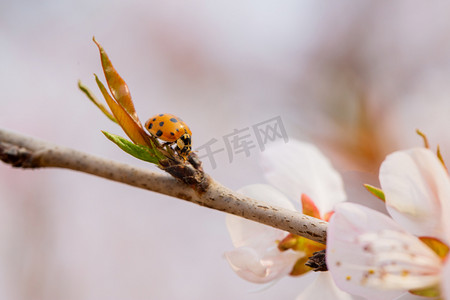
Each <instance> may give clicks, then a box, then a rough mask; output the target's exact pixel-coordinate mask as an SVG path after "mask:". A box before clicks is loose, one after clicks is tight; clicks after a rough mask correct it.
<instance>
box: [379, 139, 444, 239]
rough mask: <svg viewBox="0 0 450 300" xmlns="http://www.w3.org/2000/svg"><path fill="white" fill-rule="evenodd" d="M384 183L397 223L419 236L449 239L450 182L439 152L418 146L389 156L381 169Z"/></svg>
mask: <svg viewBox="0 0 450 300" xmlns="http://www.w3.org/2000/svg"><path fill="white" fill-rule="evenodd" d="M380 183H381V187H382V189H383V191H384V194H385V197H386V205H387V209H388V211H389V213H390V215H391V216H392V218H393V219H395V221H396V222H397V223H399V224H400V225H402V226H403V227H404V228H405V229H406V230H408V231H409V232H411V233H413V234H415V235H417V236H434V237H438V238H441V239H444V240H445V241H447V242H449V238H448V237H446V234H445V232H443V231H444V228H446V227H448V226H449V225H450V221H447V220H446V219H448V218H447V217H446V216H448V215H450V208H449V205H448V204H446V202H448V199H450V181H449V177H448V174H447V172H446V170H445V169H444V167H443V166H442V164H441V162H440V161H439V159H438V158H437V156H436V154H434V153H433V152H431V151H430V150H428V149H423V148H417V149H411V150H408V151H399V152H394V153H392V154H390V155H388V157H387V158H386V160H385V161H384V162H383V163H382V165H381V168H380ZM445 222H447V223H448V224H444V223H445ZM449 230H450V228H449Z"/></svg>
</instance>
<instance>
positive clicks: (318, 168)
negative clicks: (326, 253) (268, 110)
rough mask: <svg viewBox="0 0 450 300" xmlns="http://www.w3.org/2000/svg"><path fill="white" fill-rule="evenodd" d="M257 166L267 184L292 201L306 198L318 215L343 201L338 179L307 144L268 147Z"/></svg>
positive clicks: (276, 144) (316, 150)
mask: <svg viewBox="0 0 450 300" xmlns="http://www.w3.org/2000/svg"><path fill="white" fill-rule="evenodd" d="M261 164H262V166H263V169H264V173H265V176H266V178H267V180H268V181H269V183H270V184H272V185H273V186H275V187H276V188H278V189H279V190H280V191H282V192H283V193H285V194H286V195H287V196H288V197H289V198H290V199H292V200H294V201H299V200H300V196H301V194H306V195H308V196H309V197H310V198H311V199H312V200H313V201H314V203H315V204H316V205H317V207H318V208H319V211H320V213H321V214H322V215H323V214H325V213H327V212H329V211H331V210H332V209H333V206H334V204H335V203H338V202H341V201H345V199H346V195H345V191H344V186H343V181H342V178H341V176H340V175H339V173H337V172H336V170H335V169H334V168H333V167H332V166H331V164H330V162H329V161H328V159H327V158H326V157H325V156H324V155H323V154H322V153H321V152H320V151H319V150H318V149H317V148H316V147H315V146H313V145H311V144H308V143H303V142H299V141H296V140H293V139H290V141H289V143H287V144H284V143H273V144H270V146H268V147H267V148H266V150H265V151H264V152H262V162H261Z"/></svg>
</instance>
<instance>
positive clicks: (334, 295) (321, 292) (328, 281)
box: [296, 272, 353, 300]
mask: <svg viewBox="0 0 450 300" xmlns="http://www.w3.org/2000/svg"><path fill="white" fill-rule="evenodd" d="M311 299H314V300H330V299H333V300H352V299H353V297H352V296H351V295H350V294H348V293H346V292H344V291H342V290H340V289H339V288H338V287H337V286H336V284H335V283H334V281H333V278H332V277H331V275H330V273H329V272H319V273H318V276H317V278H316V279H315V280H314V282H313V283H311V284H310V285H309V286H308V287H307V288H306V289H305V290H303V292H302V293H301V294H300V295H299V296H298V297H297V298H296V300H311Z"/></svg>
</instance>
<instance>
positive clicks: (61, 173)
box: [0, 0, 450, 299]
mask: <svg viewBox="0 0 450 300" xmlns="http://www.w3.org/2000/svg"><path fill="white" fill-rule="evenodd" d="M93 35H95V36H96V38H97V39H98V41H99V42H100V43H101V44H102V45H103V47H104V48H105V49H106V51H107V53H108V54H109V56H110V58H111V60H112V62H113V63H114V65H115V67H116V69H117V70H118V71H119V73H120V74H121V75H122V77H123V78H124V79H125V80H126V82H127V83H128V86H129V88H130V90H131V93H132V95H133V99H134V102H135V106H136V108H137V111H138V114H139V116H140V118H141V120H142V121H143V122H145V120H146V119H147V118H148V117H150V116H152V115H154V114H157V113H172V114H175V115H178V116H180V117H181V118H182V119H184V121H186V122H187V123H188V124H189V126H190V127H191V130H192V131H193V143H194V149H195V148H198V147H200V146H202V145H205V144H207V143H208V142H210V141H211V140H212V139H216V140H217V143H216V144H214V145H213V148H214V149H215V147H217V148H224V147H225V145H224V140H223V137H224V136H227V135H229V134H231V133H233V132H234V130H235V129H237V130H244V129H246V128H247V127H249V128H250V129H251V128H252V126H253V125H255V124H259V123H261V122H264V121H267V120H270V119H272V118H275V117H280V119H281V120H282V123H283V125H284V127H285V129H286V133H287V135H288V137H289V138H290V139H293V138H297V139H301V140H304V141H309V142H312V143H314V144H316V145H317V146H319V147H320V149H321V150H322V151H323V152H324V153H325V154H326V155H327V156H328V157H329V158H330V159H331V161H332V163H333V165H334V166H335V167H336V168H337V169H338V170H339V172H340V173H341V174H342V176H343V177H344V180H345V184H346V189H347V192H348V195H349V198H350V200H351V201H355V202H362V203H364V204H366V205H369V206H372V207H376V208H378V209H382V205H381V204H380V203H378V202H377V200H375V199H373V197H370V196H368V195H367V193H365V192H364V190H363V188H362V186H361V184H362V183H365V182H369V183H372V184H375V185H377V172H378V168H379V165H380V163H381V161H382V160H383V159H384V157H385V155H386V154H387V153H389V152H392V151H394V150H397V149H404V148H407V147H413V146H421V145H422V140H421V138H420V137H418V136H417V135H416V133H415V130H416V129H417V128H419V129H421V130H422V131H423V132H425V133H426V134H427V135H428V137H429V139H430V141H431V145H432V147H434V148H435V147H436V144H437V143H439V144H440V145H441V148H442V152H443V156H444V158H447V160H448V159H450V157H449V155H448V153H449V152H450V151H449V149H450V139H449V133H448V132H447V130H446V128H449V125H450V119H449V117H448V116H449V114H450V101H449V100H450V84H449V83H448V82H449V80H450V2H445V1H433V2H432V3H429V2H423V1H406V0H405V1H396V2H390V1H339V3H336V2H332V1H325V2H324V1H320V2H317V1H283V2H277V3H275V2H273V1H265V0H263V1H239V2H230V1H224V0H218V1H206V0H197V1H194V0H188V1H137V0H128V1H118V0H109V1H104V0H94V1H91V0H89V1H87V0H78V1H73V0H72V1H56V0H39V1H25V0H15V1H12V0H3V1H1V2H0V87H1V97H0V105H1V106H0V127H1V128H7V129H10V130H13V131H17V132H20V133H23V134H26V135H30V136H34V137H38V138H41V139H45V140H48V141H50V142H53V143H56V144H61V145H64V146H69V147H73V148H75V149H78V150H82V151H85V152H88V153H91V154H95V155H99V156H102V157H106V158H110V159H114V160H119V161H123V162H127V163H130V164H133V165H136V166H140V167H148V168H152V169H156V168H154V167H153V166H151V165H149V164H146V163H144V162H141V161H137V160H135V159H132V158H131V157H128V156H127V155H126V154H125V153H123V152H122V151H121V150H119V149H118V148H117V147H116V146H115V145H113V144H112V143H111V142H109V141H108V140H107V139H106V138H105V137H104V136H103V135H102V134H101V132H100V130H106V131H109V132H111V133H115V134H121V135H124V134H123V133H122V132H121V130H120V128H119V127H117V126H116V125H115V124H113V123H112V122H110V121H109V120H108V119H107V118H105V117H104V116H103V115H102V114H101V113H100V111H99V110H98V109H97V108H96V107H94V106H93V105H92V104H91V103H90V102H89V101H88V100H87V99H86V97H85V96H84V95H83V94H82V93H81V92H80V91H79V90H78V89H77V81H78V80H79V79H80V80H82V82H83V83H84V84H86V85H87V86H89V87H90V88H91V89H92V90H93V91H95V93H96V94H97V95H98V96H99V95H100V93H99V92H98V90H97V88H96V86H95V82H94V78H93V75H92V74H93V73H97V74H99V75H101V76H102V77H103V75H102V72H101V67H100V60H99V55H98V51H97V49H96V47H95V45H94V43H93V42H92V40H91V39H92V36H93ZM260 151H261V150H260V149H259V148H258V147H255V148H253V149H251V151H250V154H249V155H248V156H247V155H246V154H245V153H235V155H233V160H232V162H230V158H229V156H228V153H227V151H226V149H225V150H224V151H221V152H218V153H217V154H215V156H214V158H215V163H216V166H212V165H211V163H210V161H209V160H208V159H205V161H204V167H205V169H206V171H207V172H208V173H209V174H210V175H212V176H213V177H214V178H216V179H217V180H218V181H220V182H221V183H223V184H224V185H226V186H228V187H230V188H232V189H237V188H240V187H242V186H243V185H247V184H252V183H261V182H264V178H263V176H262V174H261V168H260V166H259V160H258V159H259V153H260ZM230 249H232V244H231V241H230V238H229V236H228V232H227V230H226V227H225V222H224V215H223V214H222V213H220V212H216V211H212V210H209V209H206V208H202V207H198V206H195V205H193V204H190V203H187V202H184V201H180V200H177V199H173V198H169V197H166V196H162V195H159V194H155V193H152V192H148V191H144V190H139V189H136V188H133V187H129V186H126V185H123V184H118V183H115V182H111V181H107V180H104V179H101V178H96V177H94V176H90V175H86V174H81V173H77V172H72V171H67V170H59V169H46V170H18V169H12V168H11V167H10V166H7V165H4V164H1V165H0V266H1V267H0V299H274V298H277V299H295V297H296V296H297V295H298V294H299V293H300V292H301V290H302V289H303V288H304V287H305V286H307V284H308V282H310V281H311V280H312V279H313V278H314V274H311V275H307V276H306V279H303V280H302V279H298V278H285V279H282V280H281V281H279V282H277V283H276V284H275V285H273V286H271V287H270V288H267V289H264V290H262V291H261V286H259V285H255V284H251V283H248V282H246V281H244V280H242V279H240V278H239V277H238V276H236V275H235V274H234V273H233V271H232V270H231V268H230V267H229V266H228V263H227V262H226V261H225V259H224V258H223V252H224V251H226V250H230Z"/></svg>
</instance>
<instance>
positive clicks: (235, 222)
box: [226, 184, 294, 251]
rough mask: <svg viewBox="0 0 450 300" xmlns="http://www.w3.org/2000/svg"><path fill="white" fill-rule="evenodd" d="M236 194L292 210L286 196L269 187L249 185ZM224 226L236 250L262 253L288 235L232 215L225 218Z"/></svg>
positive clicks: (291, 205)
mask: <svg viewBox="0 0 450 300" xmlns="http://www.w3.org/2000/svg"><path fill="white" fill-rule="evenodd" d="M238 192H240V193H242V194H244V195H246V196H248V197H251V198H254V199H257V200H260V201H264V202H266V203H268V204H272V205H275V206H279V207H283V208H287V209H292V210H294V205H293V204H292V203H291V202H290V201H289V200H288V199H287V198H286V196H284V195H283V194H282V193H281V192H279V191H278V190H277V189H275V188H273V187H271V186H270V185H265V184H254V185H249V186H245V187H243V188H241V189H240V190H238ZM226 224H227V228H228V232H229V233H230V237H231V240H232V242H233V245H234V247H236V248H238V247H244V246H249V247H253V248H256V249H262V250H263V251H264V249H266V248H268V247H272V246H276V241H281V240H282V239H284V238H285V237H286V236H287V234H288V233H287V232H286V231H282V230H279V229H276V228H273V227H270V226H267V225H263V224H260V223H257V222H253V221H250V220H247V219H244V218H241V217H237V216H234V215H227V216H226Z"/></svg>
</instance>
